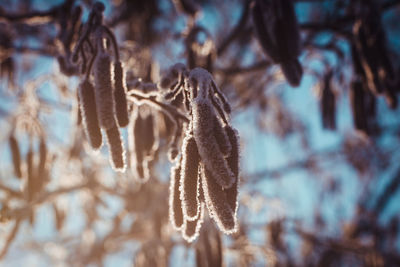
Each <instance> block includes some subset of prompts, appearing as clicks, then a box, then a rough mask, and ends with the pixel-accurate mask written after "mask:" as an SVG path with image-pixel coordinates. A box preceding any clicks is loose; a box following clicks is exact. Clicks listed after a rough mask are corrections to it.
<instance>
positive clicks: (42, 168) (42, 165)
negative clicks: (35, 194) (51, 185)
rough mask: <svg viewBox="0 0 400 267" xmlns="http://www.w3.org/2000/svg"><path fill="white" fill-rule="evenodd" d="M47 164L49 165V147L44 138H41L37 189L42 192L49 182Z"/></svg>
mask: <svg viewBox="0 0 400 267" xmlns="http://www.w3.org/2000/svg"><path fill="white" fill-rule="evenodd" d="M46 163H47V146H46V141H45V139H44V137H41V138H40V141H39V162H38V166H37V179H38V180H37V181H36V184H37V189H38V190H39V191H40V190H42V188H43V186H44V183H45V182H46V181H47V174H48V173H47V170H46Z"/></svg>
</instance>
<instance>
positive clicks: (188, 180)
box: [180, 135, 200, 221]
mask: <svg viewBox="0 0 400 267" xmlns="http://www.w3.org/2000/svg"><path fill="white" fill-rule="evenodd" d="M199 163H200V156H199V152H198V150H197V145H196V141H195V139H194V137H193V136H191V135H188V136H186V138H185V139H184V140H183V145H182V170H181V179H180V191H181V194H180V199H181V200H182V210H183V214H184V216H185V219H186V220H188V221H193V220H195V219H197V218H198V215H199V212H200V203H199V190H198V186H199V179H198V170H199Z"/></svg>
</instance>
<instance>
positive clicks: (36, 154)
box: [8, 134, 49, 222]
mask: <svg viewBox="0 0 400 267" xmlns="http://www.w3.org/2000/svg"><path fill="white" fill-rule="evenodd" d="M8 141H9V148H10V152H11V158H12V163H13V169H14V175H15V177H17V178H19V179H23V180H24V186H23V189H22V191H23V192H24V197H25V200H26V201H27V202H31V201H33V200H34V199H35V198H36V196H37V195H38V194H39V193H40V192H41V191H42V190H43V188H44V187H45V185H46V184H47V182H48V180H49V169H48V150H47V145H46V141H45V138H44V137H40V138H39V141H38V148H37V149H34V148H33V145H32V142H30V144H29V147H28V151H27V152H26V154H25V164H23V160H22V157H21V151H20V148H19V144H18V140H17V139H16V137H15V135H14V134H11V135H10V136H9V139H8ZM24 167H25V168H24ZM33 218H34V216H33V210H32V211H31V214H30V220H31V222H33Z"/></svg>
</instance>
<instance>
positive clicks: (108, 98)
mask: <svg viewBox="0 0 400 267" xmlns="http://www.w3.org/2000/svg"><path fill="white" fill-rule="evenodd" d="M93 67H94V86H95V91H94V92H95V98H96V106H97V115H98V119H99V123H100V127H101V128H103V129H105V130H108V129H111V128H113V127H114V126H115V125H116V121H115V118H114V96H113V87H112V82H111V60H110V56H109V55H108V54H106V53H104V52H102V53H99V54H97V56H96V59H95V61H94V65H93Z"/></svg>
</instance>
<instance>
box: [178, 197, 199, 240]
mask: <svg viewBox="0 0 400 267" xmlns="http://www.w3.org/2000/svg"><path fill="white" fill-rule="evenodd" d="M199 212H200V214H199V216H197V219H195V220H194V221H189V220H185V222H184V224H183V228H182V237H183V238H184V239H185V240H186V241H187V242H193V241H194V240H195V239H196V238H197V237H198V236H199V233H200V228H201V225H202V224H203V220H204V204H201V205H200V211H199Z"/></svg>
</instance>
